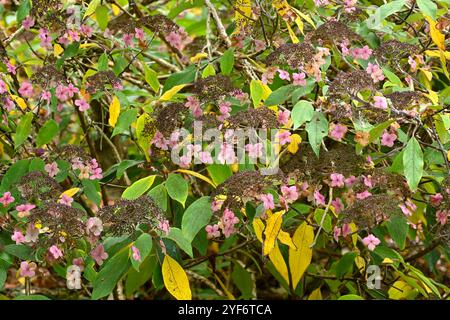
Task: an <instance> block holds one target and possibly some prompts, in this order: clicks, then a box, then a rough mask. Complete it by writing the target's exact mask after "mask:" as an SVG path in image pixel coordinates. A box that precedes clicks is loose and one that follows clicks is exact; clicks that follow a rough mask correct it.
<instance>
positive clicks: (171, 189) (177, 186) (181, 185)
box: [166, 173, 189, 207]
mask: <svg viewBox="0 0 450 320" xmlns="http://www.w3.org/2000/svg"><path fill="white" fill-rule="evenodd" d="M166 189H167V193H168V194H169V196H170V197H171V198H172V199H173V200H176V201H178V202H179V203H181V204H182V205H183V207H184V203H185V202H186V199H187V196H188V191H189V186H188V183H187V182H186V180H184V179H183V177H182V176H180V175H179V174H175V173H170V174H169V177H168V178H167V181H166Z"/></svg>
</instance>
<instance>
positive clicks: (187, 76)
mask: <svg viewBox="0 0 450 320" xmlns="http://www.w3.org/2000/svg"><path fill="white" fill-rule="evenodd" d="M196 70H197V69H196V67H195V65H190V66H189V67H187V68H186V69H184V70H183V71H180V72H177V73H172V74H171V75H170V77H168V78H167V80H166V81H165V82H164V87H163V93H164V92H166V91H167V90H169V89H171V88H173V87H174V86H176V85H179V84H185V83H189V82H192V81H194V79H195V73H196Z"/></svg>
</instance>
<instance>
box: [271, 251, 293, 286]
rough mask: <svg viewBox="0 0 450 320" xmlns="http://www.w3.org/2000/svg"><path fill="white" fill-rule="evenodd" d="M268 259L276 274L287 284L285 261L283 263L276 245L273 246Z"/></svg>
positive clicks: (287, 273)
mask: <svg viewBox="0 0 450 320" xmlns="http://www.w3.org/2000/svg"><path fill="white" fill-rule="evenodd" d="M269 259H270V261H272V263H273V266H274V267H275V269H276V270H277V271H278V273H279V274H280V275H281V276H282V277H283V279H284V280H286V283H287V284H289V271H288V268H287V265H286V261H284V258H283V255H282V254H281V251H280V248H279V247H278V244H275V247H274V248H273V250H272V251H271V252H270V254H269Z"/></svg>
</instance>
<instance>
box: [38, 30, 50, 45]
mask: <svg viewBox="0 0 450 320" xmlns="http://www.w3.org/2000/svg"><path fill="white" fill-rule="evenodd" d="M39 39H41V47H42V48H47V49H51V48H52V38H51V37H50V32H49V31H48V30H47V29H43V28H41V29H39Z"/></svg>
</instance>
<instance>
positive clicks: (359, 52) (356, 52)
mask: <svg viewBox="0 0 450 320" xmlns="http://www.w3.org/2000/svg"><path fill="white" fill-rule="evenodd" d="M371 55H372V50H371V49H370V48H369V47H368V46H364V47H362V48H355V49H353V50H352V56H353V57H354V58H355V59H363V60H367V59H369V58H370V56H371Z"/></svg>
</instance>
